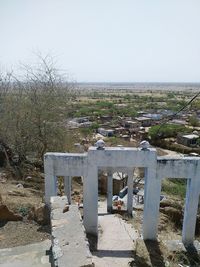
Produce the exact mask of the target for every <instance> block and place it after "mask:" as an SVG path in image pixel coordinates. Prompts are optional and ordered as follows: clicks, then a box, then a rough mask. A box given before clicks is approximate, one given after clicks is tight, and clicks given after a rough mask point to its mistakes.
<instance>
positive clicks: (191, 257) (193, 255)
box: [185, 244, 200, 267]
mask: <svg viewBox="0 0 200 267" xmlns="http://www.w3.org/2000/svg"><path fill="white" fill-rule="evenodd" d="M185 249H186V257H187V264H189V265H190V266H196V267H197V266H200V255H199V254H198V251H197V249H196V248H195V246H194V245H193V244H191V245H188V246H185Z"/></svg>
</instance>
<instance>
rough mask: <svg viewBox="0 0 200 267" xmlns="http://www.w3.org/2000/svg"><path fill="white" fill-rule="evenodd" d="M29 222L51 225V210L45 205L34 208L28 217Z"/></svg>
mask: <svg viewBox="0 0 200 267" xmlns="http://www.w3.org/2000/svg"><path fill="white" fill-rule="evenodd" d="M28 220H34V221H36V222H37V223H38V224H41V225H47V224H49V223H50V215H49V208H48V207H47V205H45V204H41V205H40V206H39V207H33V208H32V209H31V211H30V212H29V215H28Z"/></svg>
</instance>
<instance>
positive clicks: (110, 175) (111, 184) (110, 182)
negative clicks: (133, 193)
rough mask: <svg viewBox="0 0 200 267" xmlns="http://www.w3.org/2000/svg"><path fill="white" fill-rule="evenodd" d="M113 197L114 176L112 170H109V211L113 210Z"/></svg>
mask: <svg viewBox="0 0 200 267" xmlns="http://www.w3.org/2000/svg"><path fill="white" fill-rule="evenodd" d="M112 197H113V176H112V172H111V171H108V176H107V212H112Z"/></svg>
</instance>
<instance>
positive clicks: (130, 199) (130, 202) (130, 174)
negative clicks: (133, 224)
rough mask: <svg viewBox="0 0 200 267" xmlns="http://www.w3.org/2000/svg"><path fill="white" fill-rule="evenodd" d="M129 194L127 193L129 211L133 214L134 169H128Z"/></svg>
mask: <svg viewBox="0 0 200 267" xmlns="http://www.w3.org/2000/svg"><path fill="white" fill-rule="evenodd" d="M127 174H128V184H127V185H128V195H127V211H128V214H129V215H131V216H132V212H133V170H131V169H130V170H128V171H127Z"/></svg>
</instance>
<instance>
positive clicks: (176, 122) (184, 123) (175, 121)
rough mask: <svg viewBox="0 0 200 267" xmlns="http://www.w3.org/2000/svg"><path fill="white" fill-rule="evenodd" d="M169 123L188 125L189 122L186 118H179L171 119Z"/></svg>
mask: <svg viewBox="0 0 200 267" xmlns="http://www.w3.org/2000/svg"><path fill="white" fill-rule="evenodd" d="M169 123H170V124H178V125H186V124H188V123H187V122H186V121H185V120H177V119H174V120H171V121H170V122H169Z"/></svg>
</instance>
